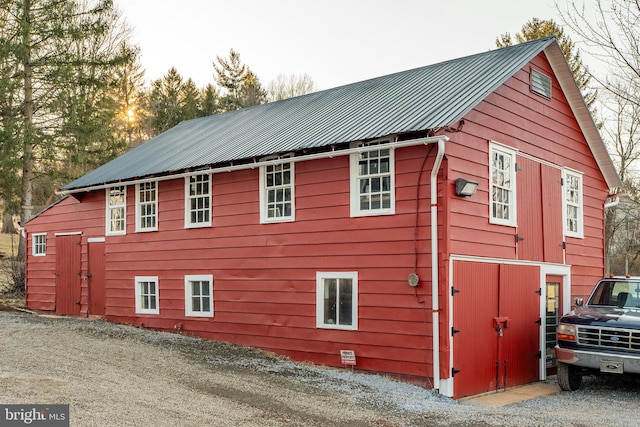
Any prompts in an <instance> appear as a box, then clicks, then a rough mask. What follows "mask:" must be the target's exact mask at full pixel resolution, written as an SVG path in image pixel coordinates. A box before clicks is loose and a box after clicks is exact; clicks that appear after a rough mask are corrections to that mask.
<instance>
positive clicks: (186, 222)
mask: <svg viewBox="0 0 640 427" xmlns="http://www.w3.org/2000/svg"><path fill="white" fill-rule="evenodd" d="M198 175H207V176H208V177H209V194H208V197H209V221H206V222H198V223H192V222H191V207H190V206H189V201H190V200H191V199H190V198H189V184H190V183H189V180H190V178H191V177H192V176H198ZM212 196H213V176H212V175H211V173H194V174H191V175H187V176H185V177H184V228H203V227H211V223H212V218H213V197H212Z"/></svg>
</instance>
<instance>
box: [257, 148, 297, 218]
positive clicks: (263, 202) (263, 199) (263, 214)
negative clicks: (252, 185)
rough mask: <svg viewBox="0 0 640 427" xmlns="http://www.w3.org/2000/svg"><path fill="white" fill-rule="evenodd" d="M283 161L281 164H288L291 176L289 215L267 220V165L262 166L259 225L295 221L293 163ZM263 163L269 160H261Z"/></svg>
mask: <svg viewBox="0 0 640 427" xmlns="http://www.w3.org/2000/svg"><path fill="white" fill-rule="evenodd" d="M287 157H291V155H288V156H287ZM283 159H285V161H283V162H282V163H281V164H285V163H288V164H289V166H290V169H289V171H290V174H291V183H290V187H291V215H289V216H280V217H276V218H269V215H268V212H267V211H268V210H267V190H268V189H267V178H266V176H267V165H263V166H260V180H259V181H260V183H259V185H260V223H261V224H268V223H277V222H293V221H295V219H296V194H295V188H296V186H295V176H296V174H295V162H293V161H286V158H283ZM262 160H263V161H265V160H271V159H270V158H265V159H262ZM269 166H272V164H270V165H269Z"/></svg>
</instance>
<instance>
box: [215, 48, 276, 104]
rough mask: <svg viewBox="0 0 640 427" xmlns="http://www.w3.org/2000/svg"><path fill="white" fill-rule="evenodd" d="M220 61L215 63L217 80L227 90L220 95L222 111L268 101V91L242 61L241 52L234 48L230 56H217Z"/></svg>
mask: <svg viewBox="0 0 640 427" xmlns="http://www.w3.org/2000/svg"><path fill="white" fill-rule="evenodd" d="M216 58H217V61H218V63H217V64H216V63H215V62H214V63H213V68H214V70H215V75H214V78H215V81H216V82H217V83H218V85H220V87H221V88H222V89H223V90H224V91H225V93H224V95H223V96H222V97H220V108H221V110H222V111H232V110H238V109H240V108H245V107H250V106H253V105H258V104H262V103H264V102H265V101H266V97H267V94H266V91H265V90H264V89H263V88H262V85H261V84H260V80H259V79H258V77H257V76H256V75H255V74H254V73H253V72H252V71H251V70H250V69H249V67H247V66H246V65H244V64H243V63H242V62H241V61H240V54H239V53H238V52H236V51H234V50H233V49H231V50H230V51H229V58H228V59H227V58H221V57H220V56H217V57H216Z"/></svg>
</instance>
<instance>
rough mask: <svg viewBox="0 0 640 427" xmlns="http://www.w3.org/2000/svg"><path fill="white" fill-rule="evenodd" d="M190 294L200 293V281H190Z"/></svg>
mask: <svg viewBox="0 0 640 427" xmlns="http://www.w3.org/2000/svg"><path fill="white" fill-rule="evenodd" d="M191 295H194V296H198V295H200V282H191Z"/></svg>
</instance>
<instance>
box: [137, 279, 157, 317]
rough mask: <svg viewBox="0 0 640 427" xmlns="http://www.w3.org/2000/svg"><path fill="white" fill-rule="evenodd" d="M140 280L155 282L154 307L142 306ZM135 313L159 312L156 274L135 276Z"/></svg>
mask: <svg viewBox="0 0 640 427" xmlns="http://www.w3.org/2000/svg"><path fill="white" fill-rule="evenodd" d="M140 282H154V283H155V284H156V297H155V300H156V308H155V309H153V308H142V289H140ZM135 287H136V313H137V314H160V288H159V286H158V276H136V277H135Z"/></svg>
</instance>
